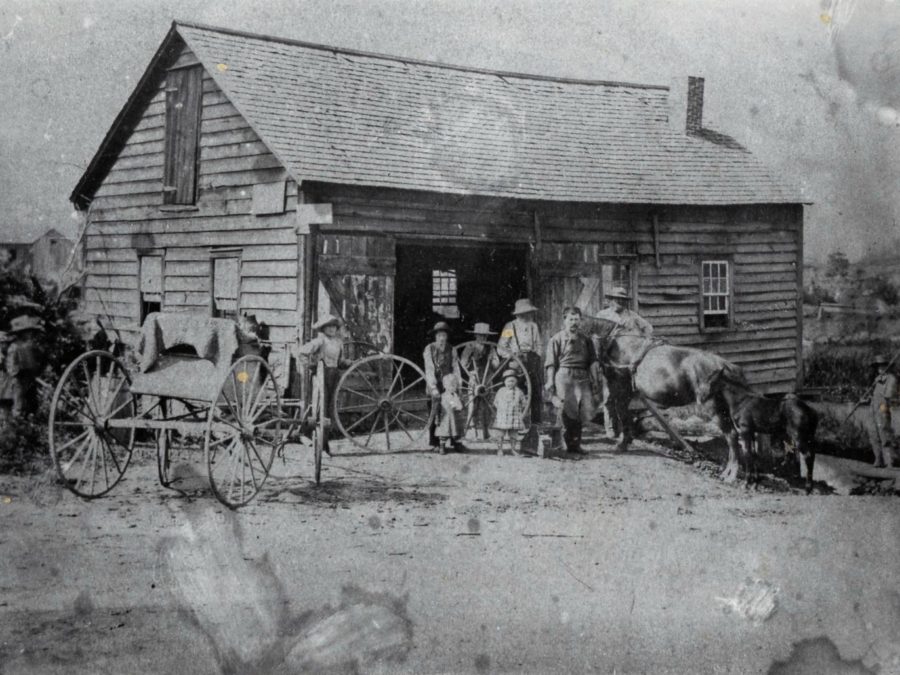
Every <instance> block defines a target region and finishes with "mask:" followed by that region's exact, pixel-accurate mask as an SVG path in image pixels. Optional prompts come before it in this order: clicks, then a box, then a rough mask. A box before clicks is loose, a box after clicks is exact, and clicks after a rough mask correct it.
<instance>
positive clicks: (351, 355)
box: [341, 340, 382, 361]
mask: <svg viewBox="0 0 900 675" xmlns="http://www.w3.org/2000/svg"><path fill="white" fill-rule="evenodd" d="M381 353H382V352H381V350H380V349H379V348H378V347H377V346H376V345H373V344H372V343H371V342H366V341H364V340H345V341H344V344H343V346H342V347H341V358H344V359H346V360H347V361H358V360H359V359H364V358H365V357H367V356H372V355H373V354H381Z"/></svg>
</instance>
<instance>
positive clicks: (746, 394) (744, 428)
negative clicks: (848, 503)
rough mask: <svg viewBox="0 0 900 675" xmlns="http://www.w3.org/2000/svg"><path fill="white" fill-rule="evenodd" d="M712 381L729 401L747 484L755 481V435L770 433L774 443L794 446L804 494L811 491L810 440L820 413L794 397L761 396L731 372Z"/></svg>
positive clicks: (812, 455)
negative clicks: (803, 476) (803, 469)
mask: <svg viewBox="0 0 900 675" xmlns="http://www.w3.org/2000/svg"><path fill="white" fill-rule="evenodd" d="M713 382H721V383H722V384H723V385H724V386H723V387H722V388H721V391H722V396H723V397H724V398H725V400H726V401H727V403H728V408H729V410H730V414H731V419H732V421H733V422H734V426H735V429H736V430H737V433H738V439H739V441H740V446H741V454H742V455H743V459H744V471H745V472H746V480H747V483H748V484H749V483H750V482H751V481H754V480H757V478H758V476H757V470H756V459H757V457H756V454H757V453H756V444H755V443H754V441H755V440H756V434H758V433H764V434H770V435H771V436H772V441H773V442H779V443H783V444H784V445H785V450H787V446H788V445H790V446H792V447H793V451H794V452H795V453H796V457H797V461H803V462H805V463H806V494H809V493H810V492H812V486H813V482H812V480H813V478H812V476H813V465H814V464H815V461H816V452H815V447H814V446H813V440H814V438H815V435H816V427H817V426H818V424H819V416H818V415H817V414H816V411H815V410H813V409H812V408H811V407H810V406H809V405H808V404H807V403H804V402H803V401H801V400H800V399H798V398H797V397H796V396H793V395H789V396H786V397H784V398H781V399H777V398H769V397H767V396H762V395H760V394H758V393H756V392H755V391H753V390H752V389H750V387H749V386H748V385H747V383H746V382H744V381H743V379H741V380H734V379H733V378H732V376H731V374H730V373H728V372H725V371H722V372H720V373H717V374H716V375H714V376H713Z"/></svg>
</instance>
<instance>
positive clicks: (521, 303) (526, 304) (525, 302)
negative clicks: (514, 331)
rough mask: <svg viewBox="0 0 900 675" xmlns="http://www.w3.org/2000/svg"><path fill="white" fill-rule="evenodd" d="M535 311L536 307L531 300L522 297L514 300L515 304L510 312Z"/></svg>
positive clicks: (516, 313) (526, 312)
mask: <svg viewBox="0 0 900 675" xmlns="http://www.w3.org/2000/svg"><path fill="white" fill-rule="evenodd" d="M536 311H538V308H537V307H535V306H534V305H532V304H531V300H529V299H528V298H522V299H521V300H516V306H515V307H514V308H513V311H512V313H513V314H515V315H518V314H528V313H529V312H536Z"/></svg>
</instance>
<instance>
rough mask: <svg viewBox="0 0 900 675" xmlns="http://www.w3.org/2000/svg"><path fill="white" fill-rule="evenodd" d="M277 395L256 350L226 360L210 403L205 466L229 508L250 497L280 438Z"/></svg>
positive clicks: (215, 490)
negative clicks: (227, 367)
mask: <svg viewBox="0 0 900 675" xmlns="http://www.w3.org/2000/svg"><path fill="white" fill-rule="evenodd" d="M281 422H282V420H281V399H280V398H279V396H278V386H277V384H276V382H275V378H274V377H273V375H272V371H271V370H270V369H269V367H268V365H267V364H266V362H265V361H263V360H262V359H261V358H259V357H258V356H244V357H242V358H240V359H238V360H237V361H235V362H234V364H233V365H232V366H231V369H230V370H229V372H228V375H227V376H226V377H225V379H224V381H223V382H222V384H221V385H220V386H219V391H218V394H217V396H216V398H215V400H214V401H213V402H212V404H211V405H210V407H209V413H208V416H207V424H206V438H205V451H206V466H207V469H208V471H209V484H210V487H211V488H212V491H213V494H215V495H216V497H217V498H218V499H219V501H220V502H222V503H223V504H225V505H226V506H227V507H229V508H232V509H233V508H237V507H239V506H243V505H244V504H246V503H247V502H249V501H250V500H251V499H253V497H255V496H256V494H257V493H258V492H259V490H260V488H261V487H262V485H263V483H264V482H265V480H266V478H267V477H268V475H269V470H270V469H271V467H272V461H273V460H274V459H275V454H276V453H277V452H278V450H279V449H280V448H281V445H282V444H283V443H284V437H283V435H282V428H281Z"/></svg>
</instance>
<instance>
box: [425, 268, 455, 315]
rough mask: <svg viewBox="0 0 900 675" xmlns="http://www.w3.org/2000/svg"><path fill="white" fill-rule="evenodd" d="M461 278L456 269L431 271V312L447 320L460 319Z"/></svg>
mask: <svg viewBox="0 0 900 675" xmlns="http://www.w3.org/2000/svg"><path fill="white" fill-rule="evenodd" d="M458 292H459V276H458V274H457V272H456V270H455V269H449V270H436V269H432V270H431V311H432V312H434V313H435V314H440V315H441V316H443V317H444V318H445V319H458V318H459V305H458V303H457V298H458V295H457V293H458Z"/></svg>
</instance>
